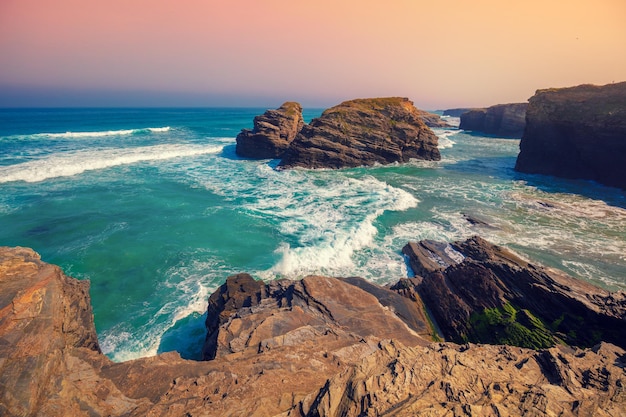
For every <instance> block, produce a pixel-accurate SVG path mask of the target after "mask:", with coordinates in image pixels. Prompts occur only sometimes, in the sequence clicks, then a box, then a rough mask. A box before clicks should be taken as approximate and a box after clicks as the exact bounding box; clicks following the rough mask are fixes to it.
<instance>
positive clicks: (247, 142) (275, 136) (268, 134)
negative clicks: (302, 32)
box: [235, 101, 304, 159]
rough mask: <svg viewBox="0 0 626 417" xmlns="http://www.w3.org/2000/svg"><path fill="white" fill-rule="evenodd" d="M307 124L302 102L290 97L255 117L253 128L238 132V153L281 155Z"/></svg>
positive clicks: (270, 156) (261, 155)
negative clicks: (303, 115)
mask: <svg viewBox="0 0 626 417" xmlns="http://www.w3.org/2000/svg"><path fill="white" fill-rule="evenodd" d="M302 126H304V120H303V119H302V106H300V104H299V103H295V102H291V101H288V102H286V103H283V105H282V106H280V107H279V108H278V109H276V110H268V111H266V112H265V113H263V114H262V115H259V116H256V117H255V118H254V128H253V129H252V130H250V129H244V130H242V131H241V133H239V134H238V135H237V147H236V148H235V152H236V153H237V155H239V156H242V157H245V158H257V159H274V158H281V157H282V155H283V154H284V153H285V151H286V150H287V148H289V145H290V144H291V142H292V141H293V140H294V138H295V137H296V135H297V134H298V132H300V130H301V129H302Z"/></svg>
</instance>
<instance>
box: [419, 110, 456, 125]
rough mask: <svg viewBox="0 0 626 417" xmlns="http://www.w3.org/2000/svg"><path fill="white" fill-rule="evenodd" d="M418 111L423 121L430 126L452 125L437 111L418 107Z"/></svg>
mask: <svg viewBox="0 0 626 417" xmlns="http://www.w3.org/2000/svg"><path fill="white" fill-rule="evenodd" d="M417 112H418V113H419V115H420V118H421V119H422V121H423V122H424V123H425V124H426V126H428V127H451V125H450V124H449V123H448V122H446V121H445V120H444V119H442V118H441V116H439V115H438V114H436V113H431V112H428V111H426V110H421V109H417Z"/></svg>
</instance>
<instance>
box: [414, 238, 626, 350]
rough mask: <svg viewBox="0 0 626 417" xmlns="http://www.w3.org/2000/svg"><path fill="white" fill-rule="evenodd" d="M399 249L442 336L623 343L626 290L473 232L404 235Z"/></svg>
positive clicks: (536, 344) (531, 343)
mask: <svg viewBox="0 0 626 417" xmlns="http://www.w3.org/2000/svg"><path fill="white" fill-rule="evenodd" d="M403 252H404V254H405V255H407V257H408V258H409V262H410V265H411V267H412V269H413V270H414V271H415V273H416V274H418V275H420V276H421V277H422V280H421V281H419V283H418V285H417V286H416V291H417V292H418V293H419V294H420V295H421V297H422V298H423V300H424V303H425V304H426V305H427V306H428V307H429V308H430V310H431V311H432V312H433V315H434V317H435V319H436V321H437V324H438V325H439V328H441V330H442V331H443V333H444V336H445V337H446V339H447V340H452V341H455V342H458V343H463V342H475V343H492V344H508V345H516V346H524V347H529V348H545V347H550V346H554V345H555V344H556V343H558V342H559V341H563V342H565V343H567V344H569V345H575V346H582V347H589V346H593V345H595V344H596V343H599V342H600V341H609V342H611V343H615V344H617V345H619V346H621V347H626V294H625V293H624V292H613V293H612V292H609V291H606V290H603V289H601V288H598V287H595V286H593V285H591V284H587V283H585V282H583V281H579V280H576V279H574V278H572V277H569V276H567V275H566V274H564V273H562V272H560V271H557V270H553V269H548V268H542V267H539V266H535V265H533V264H530V263H528V262H526V261H524V260H522V259H521V258H520V257H518V256H517V255H515V254H514V253H512V252H510V251H508V250H506V249H504V248H501V247H499V246H495V245H493V244H491V243H489V242H487V241H485V240H483V239H481V238H479V237H473V238H471V239H468V240H466V241H464V242H455V243H452V244H447V243H442V242H433V241H428V240H425V241H421V242H410V243H409V244H407V245H406V246H405V247H404V249H403Z"/></svg>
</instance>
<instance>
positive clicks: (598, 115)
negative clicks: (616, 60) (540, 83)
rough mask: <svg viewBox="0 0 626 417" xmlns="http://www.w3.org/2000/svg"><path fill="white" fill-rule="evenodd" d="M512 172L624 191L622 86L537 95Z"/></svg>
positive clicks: (625, 89)
mask: <svg viewBox="0 0 626 417" xmlns="http://www.w3.org/2000/svg"><path fill="white" fill-rule="evenodd" d="M527 121H528V125H527V127H526V131H525V132H524V137H523V138H522V141H521V143H520V153H519V155H518V157H517V163H516V164H515V169H516V170H518V171H521V172H527V173H532V174H548V175H555V176H558V177H566V178H581V179H589V180H594V181H598V182H600V183H602V184H606V185H609V186H614V187H620V188H622V189H626V82H622V83H617V84H609V85H605V86H602V87H599V86H594V85H580V86H577V87H571V88H560V89H548V90H539V91H537V93H536V94H535V95H534V96H533V97H531V98H530V100H529V107H528V112H527Z"/></svg>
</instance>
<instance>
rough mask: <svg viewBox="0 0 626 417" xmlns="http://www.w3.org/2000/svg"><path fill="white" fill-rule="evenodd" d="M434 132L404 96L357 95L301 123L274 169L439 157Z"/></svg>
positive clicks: (335, 166)
mask: <svg viewBox="0 0 626 417" xmlns="http://www.w3.org/2000/svg"><path fill="white" fill-rule="evenodd" d="M437 144H438V139H437V136H436V135H435V134H434V133H433V132H432V131H431V130H430V128H428V126H426V125H425V124H424V122H423V121H422V118H421V117H420V112H419V111H418V110H417V109H416V108H415V106H413V103H412V102H411V101H409V100H408V99H406V98H400V97H391V98H376V99H358V100H351V101H346V102H344V103H341V104H340V105H338V106H335V107H332V108H330V109H328V110H326V111H325V112H324V113H323V114H322V115H321V117H319V118H316V119H313V120H312V121H311V123H309V124H308V125H305V126H304V127H303V128H302V130H301V131H300V133H299V134H298V135H297V136H296V139H295V140H294V141H293V142H292V143H291V146H290V148H289V150H288V151H287V152H286V153H285V155H284V157H283V160H282V161H281V162H280V164H279V168H295V167H302V168H344V167H357V166H363V165H365V166H367V165H374V164H383V165H384V164H390V163H393V162H408V161H409V160H411V159H423V160H439V159H441V156H440V154H439V149H438V148H437Z"/></svg>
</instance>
